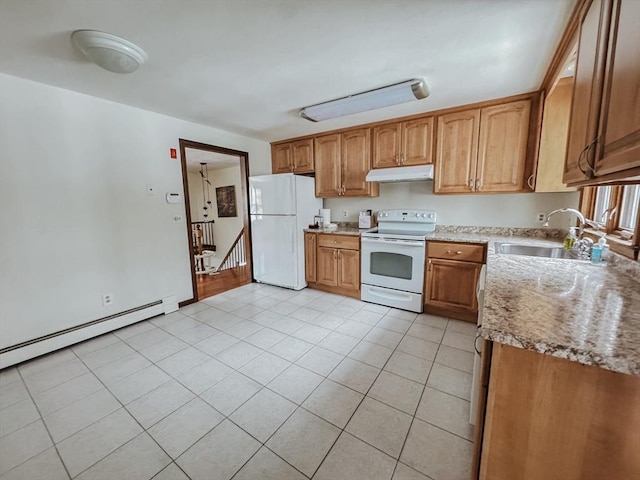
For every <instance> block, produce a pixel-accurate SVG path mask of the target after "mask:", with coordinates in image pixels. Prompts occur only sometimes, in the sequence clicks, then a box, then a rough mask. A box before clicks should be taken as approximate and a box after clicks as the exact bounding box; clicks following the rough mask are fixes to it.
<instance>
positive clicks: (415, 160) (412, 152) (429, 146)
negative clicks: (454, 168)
mask: <svg viewBox="0 0 640 480" xmlns="http://www.w3.org/2000/svg"><path fill="white" fill-rule="evenodd" d="M400 155H401V157H400V158H401V163H402V165H407V166H408V165H426V164H429V163H433V117H427V118H419V119H417V120H411V121H409V122H404V123H403V124H402V152H401V154H400Z"/></svg>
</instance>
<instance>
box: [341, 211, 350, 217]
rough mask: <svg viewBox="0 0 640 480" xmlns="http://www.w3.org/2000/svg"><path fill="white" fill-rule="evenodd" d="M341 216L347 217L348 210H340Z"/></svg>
mask: <svg viewBox="0 0 640 480" xmlns="http://www.w3.org/2000/svg"><path fill="white" fill-rule="evenodd" d="M342 216H343V217H344V218H347V217H348V216H349V210H343V211H342Z"/></svg>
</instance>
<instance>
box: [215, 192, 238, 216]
mask: <svg viewBox="0 0 640 480" xmlns="http://www.w3.org/2000/svg"><path fill="white" fill-rule="evenodd" d="M216 203H217V204H218V218H222V217H237V216H238V211H237V208H236V187H235V186H234V185H229V186H228V187H216Z"/></svg>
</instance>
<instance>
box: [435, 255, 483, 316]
mask: <svg viewBox="0 0 640 480" xmlns="http://www.w3.org/2000/svg"><path fill="white" fill-rule="evenodd" d="M481 269H482V265H481V264H478V263H471V262H459V261H456V260H441V259H437V258H429V259H428V262H427V272H426V276H427V288H426V291H425V295H426V296H425V302H424V303H425V304H428V305H431V306H434V307H438V308H446V309H452V310H462V311H468V312H477V311H478V299H477V297H476V290H477V286H478V279H479V277H480V270H481Z"/></svg>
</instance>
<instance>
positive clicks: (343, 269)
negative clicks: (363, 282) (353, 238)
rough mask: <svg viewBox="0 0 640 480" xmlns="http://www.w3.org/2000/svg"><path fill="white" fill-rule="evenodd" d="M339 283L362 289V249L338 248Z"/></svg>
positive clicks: (342, 285)
mask: <svg viewBox="0 0 640 480" xmlns="http://www.w3.org/2000/svg"><path fill="white" fill-rule="evenodd" d="M338 285H339V286H340V287H342V288H343V289H345V290H353V291H360V251H358V250H338Z"/></svg>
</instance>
